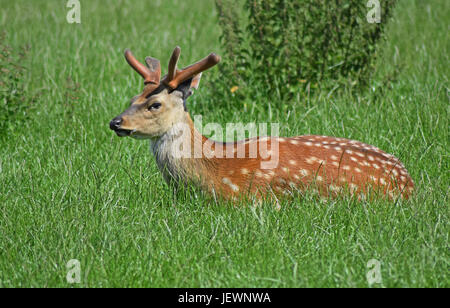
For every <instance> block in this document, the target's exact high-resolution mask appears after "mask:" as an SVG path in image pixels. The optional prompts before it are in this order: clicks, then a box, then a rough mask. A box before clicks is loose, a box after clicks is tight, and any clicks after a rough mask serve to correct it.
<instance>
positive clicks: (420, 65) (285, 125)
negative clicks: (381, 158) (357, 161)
mask: <svg viewBox="0 0 450 308" xmlns="http://www.w3.org/2000/svg"><path fill="white" fill-rule="evenodd" d="M0 2H1V9H0V28H1V30H3V31H5V32H6V43H7V44H8V45H10V46H11V47H12V48H13V49H17V48H19V47H20V46H22V45H25V44H30V47H31V49H30V54H29V56H28V57H27V58H26V59H25V61H24V62H23V65H24V66H26V67H27V68H28V69H29V70H28V71H27V74H26V78H27V80H26V82H25V83H26V91H27V93H36V92H39V93H40V94H39V96H38V99H37V101H36V102H35V104H34V107H31V106H30V109H29V111H30V112H29V113H30V114H29V115H30V118H29V119H28V120H27V121H25V122H21V123H20V125H14V129H8V130H5V131H3V132H2V134H3V135H4V136H3V138H2V139H0V145H1V146H0V287H73V286H81V287H367V286H368V282H367V279H366V273H367V272H368V270H369V269H368V268H367V266H366V265H367V262H368V261H369V260H371V259H377V260H379V261H380V262H381V274H382V283H381V284H376V285H374V286H381V287H450V276H449V272H448V268H449V261H450V259H449V256H450V254H449V231H450V229H449V201H448V195H449V184H450V174H449V149H450V147H449V134H448V133H449V111H450V109H449V106H450V105H449V81H448V73H449V63H450V62H449V53H450V52H449V47H450V40H449V35H448V27H449V24H448V16H449V14H450V5H449V2H448V1H446V0H429V1H423V0H420V1H419V0H416V1H414V0H402V1H400V3H399V6H398V7H397V9H396V11H395V13H394V19H393V21H392V23H391V24H390V25H389V27H388V30H387V40H386V42H385V43H383V46H382V48H381V51H382V52H381V55H380V58H379V59H378V62H377V68H378V71H379V72H378V73H377V76H380V77H379V78H378V79H377V78H375V80H374V81H373V82H372V83H371V89H369V90H367V91H364V92H363V93H361V94H359V95H346V94H342V93H340V94H336V95H334V94H333V95H331V94H330V95H329V93H327V92H323V93H316V94H315V95H313V96H311V97H306V96H305V97H304V96H300V97H299V98H298V99H296V100H294V101H289V102H285V104H286V106H288V108H284V109H283V110H280V109H277V108H274V107H273V105H274V103H273V102H268V101H267V100H266V98H265V97H264V96H262V95H258V94H257V93H255V95H254V96H253V97H248V99H246V100H245V102H242V103H240V104H237V103H232V104H228V103H227V102H225V101H223V99H222V98H221V97H212V96H211V95H210V90H208V89H210V88H211V87H212V86H213V85H212V84H211V78H210V79H208V74H217V69H214V70H213V71H212V72H210V73H205V74H204V76H203V80H202V85H201V88H200V90H199V91H197V93H196V94H195V96H193V97H192V98H191V99H190V102H189V109H190V111H191V114H192V115H195V114H202V115H203V123H208V122H213V121H214V122H219V123H223V124H224V123H227V122H244V123H245V122H250V121H257V122H279V123H280V124H281V125H280V127H281V132H280V134H281V135H284V136H295V135H303V134H310V133H312V134H320V135H333V136H338V137H346V138H352V139H357V140H361V141H363V142H367V143H370V144H373V145H376V146H378V147H380V148H381V149H383V150H385V151H387V152H390V153H393V154H395V155H396V156H398V157H399V158H400V159H401V161H402V162H403V163H404V164H405V166H406V167H407V168H408V170H409V172H410V174H411V175H412V177H413V179H414V180H415V183H416V185H417V193H416V195H414V197H413V198H412V199H411V200H409V201H403V202H398V203H396V204H392V203H389V202H384V201H373V202H357V201H354V200H350V199H340V200H334V201H332V200H330V201H328V202H319V201H317V200H316V199H315V198H314V197H310V196H308V195H306V196H305V197H304V198H298V199H296V200H294V201H289V202H284V203H282V210H281V211H276V210H275V209H273V207H272V206H270V205H269V204H267V205H265V206H263V207H261V208H256V209H255V208H254V207H251V206H245V205H242V206H238V207H234V206H232V205H231V204H216V203H214V202H211V201H210V199H208V198H206V197H204V196H202V195H201V194H199V193H197V192H195V191H190V190H189V189H188V191H186V192H184V193H183V192H181V193H178V194H176V195H174V194H173V192H172V190H171V189H170V187H168V186H167V184H166V183H164V181H163V179H162V176H161V175H160V174H159V172H158V169H157V167H156V164H155V162H154V160H153V157H152V155H151V153H150V151H149V145H148V142H146V141H137V140H132V139H129V138H120V139H119V138H117V137H116V136H115V134H114V133H112V132H111V131H110V130H109V128H108V123H109V121H110V120H111V119H112V118H113V117H114V116H116V115H117V114H119V113H120V112H121V111H122V110H123V109H124V108H125V107H126V106H127V104H128V100H129V99H130V98H131V97H132V96H134V95H136V94H138V93H139V91H141V89H142V80H141V78H140V77H139V76H138V75H137V74H136V73H135V72H134V71H133V70H132V69H131V68H130V67H129V66H128V65H127V63H126V62H125V60H124V58H123V50H124V49H125V48H127V47H128V48H131V49H132V50H133V52H134V54H135V55H136V56H137V57H138V58H139V59H141V60H142V59H143V58H144V57H145V56H147V55H151V56H153V57H156V58H159V59H161V62H162V63H161V64H162V67H163V68H166V67H167V61H168V58H169V55H170V52H171V51H172V49H173V47H174V46H176V45H180V46H181V47H182V56H181V59H180V61H181V65H180V66H183V65H186V64H189V63H192V62H193V61H196V60H198V59H200V58H202V57H204V56H205V55H207V54H208V53H209V52H211V51H215V52H218V53H219V54H220V51H221V47H220V43H219V40H218V35H219V34H220V28H219V26H218V24H217V19H216V11H215V7H214V2H213V1H207V0H171V1H166V0H164V1H161V0H159V1H158V0H152V1H108V2H106V1H100V0H98V1H91V0H90V1H83V0H82V1H81V7H82V12H81V21H82V23H81V24H68V23H67V21H66V14H67V11H68V9H67V8H66V1H53V0H52V1H44V0H40V1H37V0H34V1H24V0H21V1H19V0H16V1H7V0H0ZM446 29H447V30H446ZM394 67H398V68H399V69H400V73H399V75H398V77H397V79H396V80H395V81H393V82H391V83H390V85H389V86H388V87H385V88H383V89H381V87H382V82H381V79H382V77H381V76H384V73H386V72H390V71H391V70H392V68H394ZM223 78H224V79H226V78H227V76H223ZM76 83H78V84H79V87H78V88H76V87H75V86H74V84H76ZM232 86H233V85H230V88H231V87H232ZM336 93H339V92H336ZM30 95H31V94H30ZM277 105H279V103H277ZM13 124H14V123H13ZM70 259H78V260H80V262H81V273H82V275H81V284H77V285H72V284H68V283H67V281H66V274H67V269H66V263H67V262H68V261H69V260H70Z"/></svg>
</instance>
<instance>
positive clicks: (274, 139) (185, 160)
mask: <svg viewBox="0 0 450 308" xmlns="http://www.w3.org/2000/svg"><path fill="white" fill-rule="evenodd" d="M180 53H181V49H180V47H178V46H177V47H176V48H175V49H174V50H173V52H172V55H171V57H170V61H169V65H168V72H167V75H164V76H163V77H162V78H161V65H160V61H159V60H157V59H155V58H152V57H147V58H145V65H144V64H142V63H141V62H139V61H138V60H137V59H136V58H135V57H134V55H133V54H132V53H131V51H130V50H129V49H126V50H125V59H126V60H127V62H128V64H129V65H130V66H131V67H132V68H133V69H134V70H135V71H136V72H137V73H139V74H140V75H141V76H142V77H143V79H144V89H143V91H142V93H141V94H138V95H137V96H135V97H133V98H132V99H131V101H130V105H129V107H128V108H127V109H126V110H125V111H123V112H122V113H121V114H120V115H118V116H116V117H115V118H114V119H113V120H111V122H110V123H109V126H110V129H111V130H113V131H114V132H115V133H116V134H117V136H119V137H131V138H134V139H148V140H150V145H151V146H150V148H151V151H152V152H153V155H154V157H155V161H156V164H157V166H158V169H159V170H160V172H161V173H162V175H163V177H164V179H165V181H166V182H167V183H169V184H170V183H173V184H174V186H175V187H179V186H180V185H185V186H186V185H194V186H195V187H198V188H200V189H201V190H203V191H205V192H207V193H208V194H212V195H213V196H214V198H223V199H224V200H238V199H240V198H248V197H250V198H253V199H255V200H257V201H259V202H262V201H261V200H264V199H271V200H273V199H275V200H276V201H277V203H278V200H279V199H280V198H284V197H287V196H289V195H292V194H293V193H294V192H296V191H297V192H300V193H303V194H305V193H307V192H308V190H309V189H310V190H311V191H312V192H314V193H316V194H318V196H319V197H320V198H321V199H328V198H336V197H337V196H341V195H347V196H351V197H353V196H357V198H358V199H359V200H361V199H362V198H368V196H370V195H371V194H372V192H376V195H379V196H381V197H382V198H384V199H389V200H398V199H400V198H402V199H408V198H409V197H410V195H411V194H412V193H413V191H414V182H413V180H412V178H411V176H410V175H409V173H408V171H407V170H406V168H405V166H404V165H403V164H402V163H401V162H400V160H399V159H398V158H396V157H395V156H394V155H392V154H388V153H386V152H384V151H382V150H380V149H379V148H377V147H375V146H372V145H369V144H366V143H362V142H360V141H356V140H351V139H347V138H338V137H330V136H322V135H304V136H296V137H289V138H287V137H278V136H258V137H253V138H247V139H243V140H238V141H234V142H221V141H214V140H211V139H208V138H207V137H205V136H203V135H202V134H201V133H200V132H199V131H198V130H197V129H196V127H195V125H194V122H193V120H192V118H191V116H190V114H189V112H188V109H187V99H188V98H189V97H190V96H191V95H192V94H193V93H194V91H195V90H197V89H198V87H199V83H200V79H201V76H202V73H203V72H204V71H206V70H208V69H209V68H211V67H213V66H215V65H216V64H218V63H219V62H220V60H221V58H220V57H219V56H218V55H217V54H215V53H211V54H210V55H209V56H207V57H206V58H204V59H202V60H200V61H199V62H196V63H194V64H192V65H189V66H187V67H185V68H183V69H179V68H178V67H177V63H178V59H179V57H180ZM255 148H256V149H257V150H258V149H259V151H256V154H255V153H254V151H253V149H255ZM252 152H253V153H252ZM239 153H240V154H241V155H240V156H239V155H238V154H239ZM274 157H275V158H276V159H274ZM269 161H271V162H275V163H272V164H270V163H268V162H269ZM265 163H266V164H265Z"/></svg>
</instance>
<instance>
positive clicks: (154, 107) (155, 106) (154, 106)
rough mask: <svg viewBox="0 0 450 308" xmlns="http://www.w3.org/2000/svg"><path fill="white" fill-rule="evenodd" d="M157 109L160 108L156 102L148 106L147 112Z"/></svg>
mask: <svg viewBox="0 0 450 308" xmlns="http://www.w3.org/2000/svg"><path fill="white" fill-rule="evenodd" d="M159 108H161V103H158V102H156V103H153V104H151V105H150V106H148V110H150V111H152V110H157V109H159Z"/></svg>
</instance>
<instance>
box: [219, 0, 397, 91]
mask: <svg viewBox="0 0 450 308" xmlns="http://www.w3.org/2000/svg"><path fill="white" fill-rule="evenodd" d="M367 2H368V1H365V0H347V1H341V0H332V1H331V0H273V1H266V0H245V5H244V8H245V12H246V14H247V15H248V16H247V18H246V19H243V18H242V19H243V20H240V19H239V18H238V16H239V14H238V13H239V12H238V9H237V8H236V3H235V1H232V0H216V7H217V10H218V14H219V24H220V26H221V28H222V36H221V41H222V43H223V46H224V49H225V54H224V63H223V64H222V66H221V73H222V74H227V76H229V78H230V79H229V82H231V83H232V84H233V85H235V86H237V87H239V89H241V88H243V89H245V88H246V86H247V85H248V83H252V85H253V86H255V85H256V86H257V87H258V88H259V91H261V90H263V91H264V90H266V92H267V93H266V94H269V95H270V94H277V95H278V96H281V97H286V96H292V95H294V94H295V93H297V92H298V91H301V90H302V89H308V90H310V88H314V87H319V88H336V87H337V85H339V84H346V85H350V86H351V87H355V86H365V85H367V83H368V81H369V79H370V76H371V71H372V68H373V67H372V65H373V63H374V58H375V55H376V46H377V43H378V42H379V40H380V38H381V37H382V34H383V30H384V28H385V26H386V23H387V20H388V18H389V16H390V14H391V12H392V9H393V8H394V6H395V3H396V0H385V1H380V2H381V12H382V13H381V17H382V20H381V23H378V24H376V23H375V24H371V23H369V22H368V21H367V17H366V16H367V14H368V12H369V11H370V10H371V8H368V7H367ZM244 22H245V23H247V25H246V26H242V24H243V23H244ZM219 83H220V81H219ZM227 86H228V91H227V92H228V93H229V92H230V91H229V90H230V88H229V86H230V84H229V83H228V85H223V87H224V88H226V87H227ZM237 87H235V88H234V89H233V90H236V88H237ZM233 92H234V91H233Z"/></svg>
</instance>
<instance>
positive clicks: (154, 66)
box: [125, 49, 161, 84]
mask: <svg viewBox="0 0 450 308" xmlns="http://www.w3.org/2000/svg"><path fill="white" fill-rule="evenodd" d="M125 59H126V60H127V62H128V64H130V66H131V67H132V68H133V69H134V70H135V71H136V72H138V73H139V75H141V76H142V77H143V78H144V84H149V83H152V84H159V78H160V76H161V66H160V64H159V61H158V60H156V59H153V58H151V59H152V60H149V61H147V59H146V62H147V65H148V66H149V67H146V66H144V65H143V64H142V63H140V62H139V61H138V60H137V59H136V58H135V57H134V56H133V54H132V53H131V50H129V49H126V50H125ZM155 60H156V61H155Z"/></svg>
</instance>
